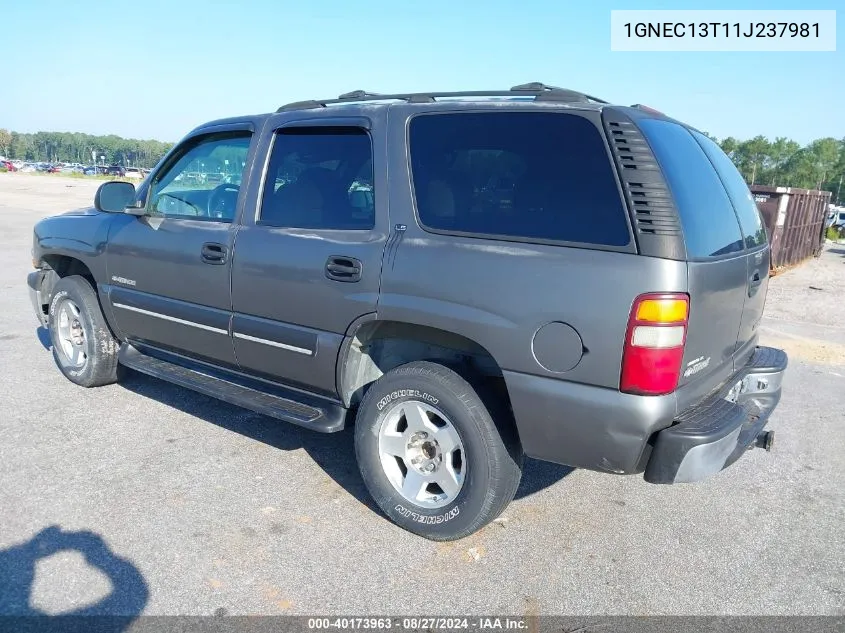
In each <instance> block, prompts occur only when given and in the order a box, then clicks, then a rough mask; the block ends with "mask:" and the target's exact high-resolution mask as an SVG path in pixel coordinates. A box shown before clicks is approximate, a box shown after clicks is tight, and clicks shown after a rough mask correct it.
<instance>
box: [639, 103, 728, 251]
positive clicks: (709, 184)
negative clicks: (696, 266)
mask: <svg viewBox="0 0 845 633" xmlns="http://www.w3.org/2000/svg"><path fill="white" fill-rule="evenodd" d="M638 125H639V127H640V129H641V130H642V132H643V134H644V135H645V137H646V139H647V140H648V143H649V145H650V146H651V149H652V150H653V151H654V154H655V156H656V157H657V162H658V163H659V164H660V168H661V170H662V171H663V175H664V176H665V177H666V180H667V182H668V183H669V188H670V189H671V190H672V195H673V196H674V198H675V203H676V204H677V205H678V213H679V214H680V216H681V226H682V227H683V229H684V242H685V244H686V247H687V254H688V256H689V257H691V258H700V257H718V256H720V255H727V254H730V253H737V252H740V251H742V250H743V239H742V233H741V232H740V230H739V223H738V222H737V219H736V214H735V213H734V208H733V205H732V204H731V200H730V198H729V197H728V194H727V192H726V191H725V187H724V186H723V185H722V181H721V180H720V179H719V175H718V174H717V173H716V170H715V169H714V168H713V165H712V163H711V162H710V159H709V158H708V157H707V154H705V153H704V150H703V149H702V148H701V146H700V145H699V144H698V143H697V142H696V140H695V139H694V138H693V136H692V134H690V133H689V131H687V129H686V128H684V127H682V126H680V125H678V124H677V123H672V122H670V121H660V120H656V119H646V120H644V121H641V122H639V124H638Z"/></svg>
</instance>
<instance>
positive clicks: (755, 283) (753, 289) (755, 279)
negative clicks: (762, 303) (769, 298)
mask: <svg viewBox="0 0 845 633" xmlns="http://www.w3.org/2000/svg"><path fill="white" fill-rule="evenodd" d="M762 283H763V278H762V277H761V276H760V271H759V270H755V271H754V274H753V275H751V277H749V278H748V296H749V297H753V296H754V295H755V294H756V293H757V288H759V287H760V284H762Z"/></svg>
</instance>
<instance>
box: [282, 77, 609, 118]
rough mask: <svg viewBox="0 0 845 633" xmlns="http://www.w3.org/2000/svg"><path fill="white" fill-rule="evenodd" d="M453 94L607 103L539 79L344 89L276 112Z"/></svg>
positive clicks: (422, 100) (423, 100) (418, 100)
mask: <svg viewBox="0 0 845 633" xmlns="http://www.w3.org/2000/svg"><path fill="white" fill-rule="evenodd" d="M453 97H534V101H556V102H559V103H579V102H580V103H585V102H590V101H592V102H594V103H607V101H604V100H603V99H598V98H597V97H592V96H590V95H588V94H584V93H583V92H577V91H575V90H569V89H567V88H558V87H557V86H547V85H546V84H543V83H540V82H537V81H535V82H531V83H527V84H520V85H518V86H514V87H513V88H511V89H510V90H471V91H466V92H407V93H399V94H379V93H375V92H367V91H365V90H353V91H352V92H345V93H344V94H342V95H340V96H339V97H337V98H336V99H321V100H315V99H311V100H308V101H294V102H293V103H288V104H285V105H283V106H282V107H280V108H279V109H278V110H276V112H288V111H290V110H308V109H313V108H325V107H326V106H329V105H334V104H338V103H357V102H364V101H405V102H406V103H434V102H435V101H436V100H437V99H448V98H453Z"/></svg>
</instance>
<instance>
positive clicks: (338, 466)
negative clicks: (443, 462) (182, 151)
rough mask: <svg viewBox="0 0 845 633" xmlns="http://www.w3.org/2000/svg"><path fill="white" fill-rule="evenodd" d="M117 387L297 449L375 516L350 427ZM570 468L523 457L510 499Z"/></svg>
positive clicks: (127, 382) (147, 386) (154, 389)
mask: <svg viewBox="0 0 845 633" xmlns="http://www.w3.org/2000/svg"><path fill="white" fill-rule="evenodd" d="M120 385H121V386H122V387H124V388H125V389H128V390H129V391H132V392H133V393H136V394H138V395H140V396H144V397H146V398H150V399H152V400H156V401H157V402H161V403H163V404H166V405H168V406H170V407H173V408H175V409H178V410H180V411H182V412H184V413H187V414H188V415H192V416H194V417H197V418H200V419H202V420H205V421H206V422H210V423H212V424H215V425H217V426H219V427H222V428H225V429H227V430H229V431H234V432H235V433H240V434H241V435H244V436H246V437H249V438H251V439H255V440H258V441H260V442H264V443H265V444H268V445H270V446H273V447H275V448H278V449H281V450H283V451H294V450H298V449H303V450H305V451H306V452H307V453H308V455H309V456H310V457H311V459H313V460H314V462H315V463H316V464H317V465H318V466H319V467H320V468H322V469H323V470H324V471H325V472H326V474H327V475H328V476H329V477H331V478H332V479H333V480H334V481H335V482H336V483H337V484H338V485H339V486H341V487H342V488H343V489H344V490H346V491H347V492H348V493H349V494H351V495H352V496H353V497H355V498H356V499H357V500H358V501H360V502H361V503H363V504H364V505H365V506H367V507H368V508H370V509H371V510H372V511H373V512H376V513H377V514H381V512H380V510H378V508H377V506H376V505H375V503H374V502H373V501H372V499H371V497H370V495H369V493H368V492H367V489H366V487H365V486H364V481H363V480H362V479H361V475H360V473H359V471H358V465H357V463H356V461H355V453H354V449H353V428H352V426H351V424H350V425H348V426H347V427H346V428H345V429H344V430H343V431H341V432H339V433H331V434H323V433H316V432H314V431H310V430H308V429H304V428H301V427H298V426H296V425H293V424H288V423H286V422H282V421H280V420H275V419H273V418H269V417H266V416H263V415H259V414H257V413H252V412H246V411H245V410H244V409H241V408H238V407H235V406H233V405H229V404H227V403H225V402H222V401H218V400H216V399H214V398H211V397H208V396H205V395H202V394H199V393H195V392H193V391H190V390H188V389H183V388H182V387H178V386H176V385H172V384H170V383H168V382H165V381H163V380H157V379H155V378H151V377H149V376H145V375H143V374H139V373H137V372H133V371H129V372H127V374H126V376H125V377H124V378H123V379H121V381H120ZM280 458H283V457H282V456H280ZM572 470H573V469H572V468H569V467H567V466H559V465H557V464H550V463H547V462H538V461H535V460H531V459H527V460H526V463H525V468H524V471H523V477H522V482H521V484H520V486H519V490H518V491H517V493H516V498H517V499H521V498H523V497H528V496H530V495H532V494H534V493H536V492H540V491H541V490H543V489H545V488H548V487H549V486H552V485H554V484H555V483H557V482H558V481H560V480H561V479H563V478H564V477H565V476H566V475H568V474H569V473H570V472H572Z"/></svg>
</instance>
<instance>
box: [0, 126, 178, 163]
mask: <svg viewBox="0 0 845 633" xmlns="http://www.w3.org/2000/svg"><path fill="white" fill-rule="evenodd" d="M172 146H173V143H164V142H162V141H155V140H139V139H134V138H121V137H120V136H115V135H114V134H109V135H107V136H94V135H92V134H82V133H79V132H36V133H34V134H25V133H20V132H9V131H8V130H4V129H0V155H3V156H5V157H6V158H8V159H12V160H18V159H19V160H26V161H33V162H44V163H82V164H83V165H90V164H91V163H92V152H96V157H97V160H96V162H97V164H100V163H103V162H104V163H105V164H107V165H111V164H115V163H116V164H119V165H125V166H127V167H148V168H149V167H154V166H155V164H156V163H157V162H158V161H159V160H160V159H161V158H162V156H164V155H165V154H166V153H167V152H168V151H169V150H170V148H171V147H172ZM101 157H104V158H101Z"/></svg>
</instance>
